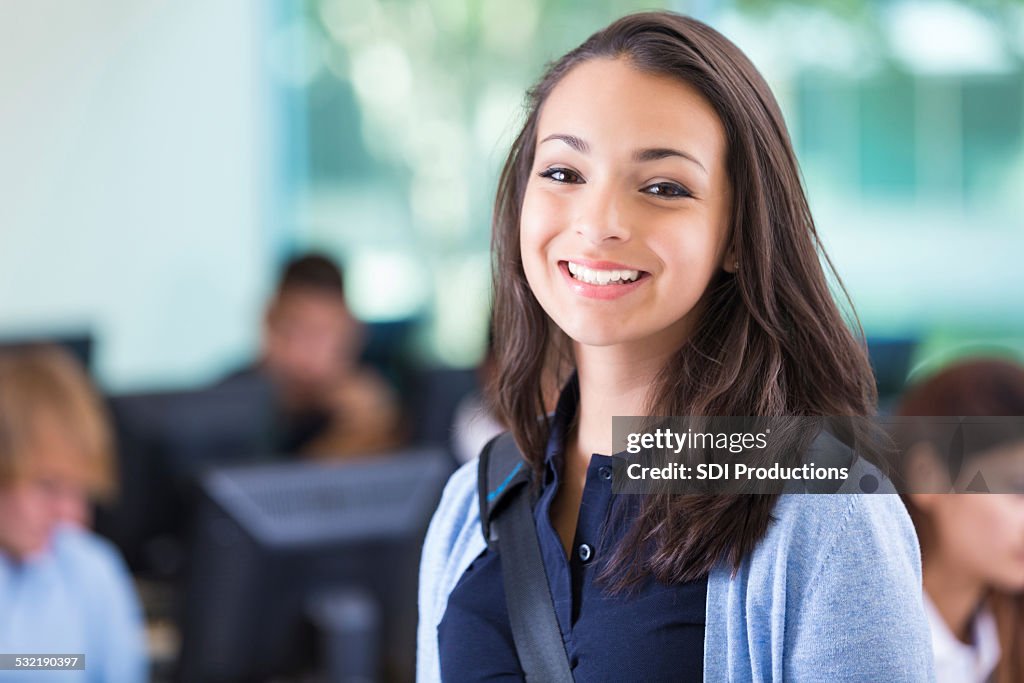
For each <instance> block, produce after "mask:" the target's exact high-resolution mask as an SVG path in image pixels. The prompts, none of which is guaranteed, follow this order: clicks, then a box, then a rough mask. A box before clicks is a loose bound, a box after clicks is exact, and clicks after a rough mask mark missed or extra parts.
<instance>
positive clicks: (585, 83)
mask: <svg viewBox="0 0 1024 683" xmlns="http://www.w3.org/2000/svg"><path fill="white" fill-rule="evenodd" d="M552 135H554V136H559V135H564V136H572V137H575V138H577V139H578V140H580V141H582V142H583V143H585V144H586V147H587V149H588V151H592V152H594V153H600V154H603V153H613V152H630V153H631V152H632V151H634V150H636V149H647V148H676V147H684V148H686V149H687V150H688V151H690V152H692V153H693V154H694V156H698V157H699V158H700V159H701V161H702V162H707V163H704V165H705V167H709V166H708V165H709V164H711V165H717V164H715V163H714V162H715V161H716V160H720V159H721V157H722V156H724V151H725V131H724V128H723V126H722V123H721V121H720V120H719V118H718V115H717V113H716V112H715V110H714V108H713V107H712V106H711V104H710V103H709V102H708V101H707V100H706V99H705V98H704V97H703V96H702V95H701V94H700V93H699V92H698V91H697V89H696V88H694V87H693V86H692V85H690V84H688V83H686V82H685V81H683V80H681V79H677V78H673V77H671V76H666V75H660V74H652V73H649V72H645V71H640V70H638V69H637V68H636V67H634V66H632V64H631V63H630V62H629V61H628V60H627V59H624V58H618V59H606V58H600V59H591V60H588V61H586V62H583V63H582V64H579V65H577V66H576V67H574V68H573V69H572V70H570V71H569V73H568V74H566V75H565V76H564V77H563V78H562V80H561V81H559V82H558V84H557V85H555V87H554V88H553V89H552V91H551V93H550V94H549V95H548V97H547V99H546V100H545V102H544V103H543V106H542V108H541V110H540V115H539V118H538V124H537V143H538V145H540V144H541V143H542V141H544V140H545V139H546V138H549V137H550V136H552ZM549 144H550V143H549Z"/></svg>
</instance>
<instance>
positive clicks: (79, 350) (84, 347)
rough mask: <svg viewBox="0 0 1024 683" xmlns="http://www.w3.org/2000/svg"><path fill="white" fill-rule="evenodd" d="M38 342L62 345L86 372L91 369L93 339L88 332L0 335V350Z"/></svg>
mask: <svg viewBox="0 0 1024 683" xmlns="http://www.w3.org/2000/svg"><path fill="white" fill-rule="evenodd" d="M39 344H54V345H56V346H60V347H62V348H63V349H64V350H65V351H67V352H68V353H70V354H71V355H72V356H74V358H75V360H77V361H78V362H79V363H81V364H82V367H83V368H85V370H86V372H90V373H91V372H92V370H93V364H92V360H93V346H94V339H93V336H92V334H90V333H89V332H61V333H55V334H39V335H0V350H4V349H17V348H24V347H26V346H36V345H39Z"/></svg>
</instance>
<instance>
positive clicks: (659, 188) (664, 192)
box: [641, 183, 693, 199]
mask: <svg viewBox="0 0 1024 683" xmlns="http://www.w3.org/2000/svg"><path fill="white" fill-rule="evenodd" d="M641 192H644V193H646V194H649V195H653V196H655V197H667V198H669V199H675V198H677V197H692V196H693V195H692V194H691V193H690V191H689V190H687V189H686V188H685V187H683V186H682V185H680V184H678V183H654V184H653V185H648V186H647V187H645V188H644V189H643V190H641Z"/></svg>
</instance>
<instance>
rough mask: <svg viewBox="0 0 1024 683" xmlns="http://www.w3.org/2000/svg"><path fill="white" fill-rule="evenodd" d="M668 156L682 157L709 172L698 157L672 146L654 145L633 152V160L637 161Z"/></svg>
mask: <svg viewBox="0 0 1024 683" xmlns="http://www.w3.org/2000/svg"><path fill="white" fill-rule="evenodd" d="M666 157H682V158H683V159H686V160H688V161H692V162H693V163H695V164H697V165H698V166H700V169H701V170H702V171H704V173H707V172H708V169H706V168H704V164H702V163H700V161H698V160H697V157H695V156H693V155H692V154H688V153H687V152H682V151H680V150H678V149H672V148H671V147H652V148H650V149H638V150H637V151H636V152H634V153H633V160H634V161H637V162H645V161H657V160H658V159H664V158H666Z"/></svg>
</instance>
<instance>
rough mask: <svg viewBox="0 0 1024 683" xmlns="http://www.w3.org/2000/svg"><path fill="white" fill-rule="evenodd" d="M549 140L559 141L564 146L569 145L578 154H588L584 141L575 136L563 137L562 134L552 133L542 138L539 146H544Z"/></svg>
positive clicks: (587, 146)
mask: <svg viewBox="0 0 1024 683" xmlns="http://www.w3.org/2000/svg"><path fill="white" fill-rule="evenodd" d="M549 140H561V141H562V142H564V143H565V144H567V145H569V146H570V147H572V148H573V149H574V150H576V151H577V152H579V153H580V154H589V153H590V145H589V144H587V141H586V140H584V139H583V138H578V137H576V136H575V135H565V134H563V133H553V134H551V135H549V136H547V137H546V138H544V139H543V140H541V141H540V144H544V143H545V142H548V141H549Z"/></svg>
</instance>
